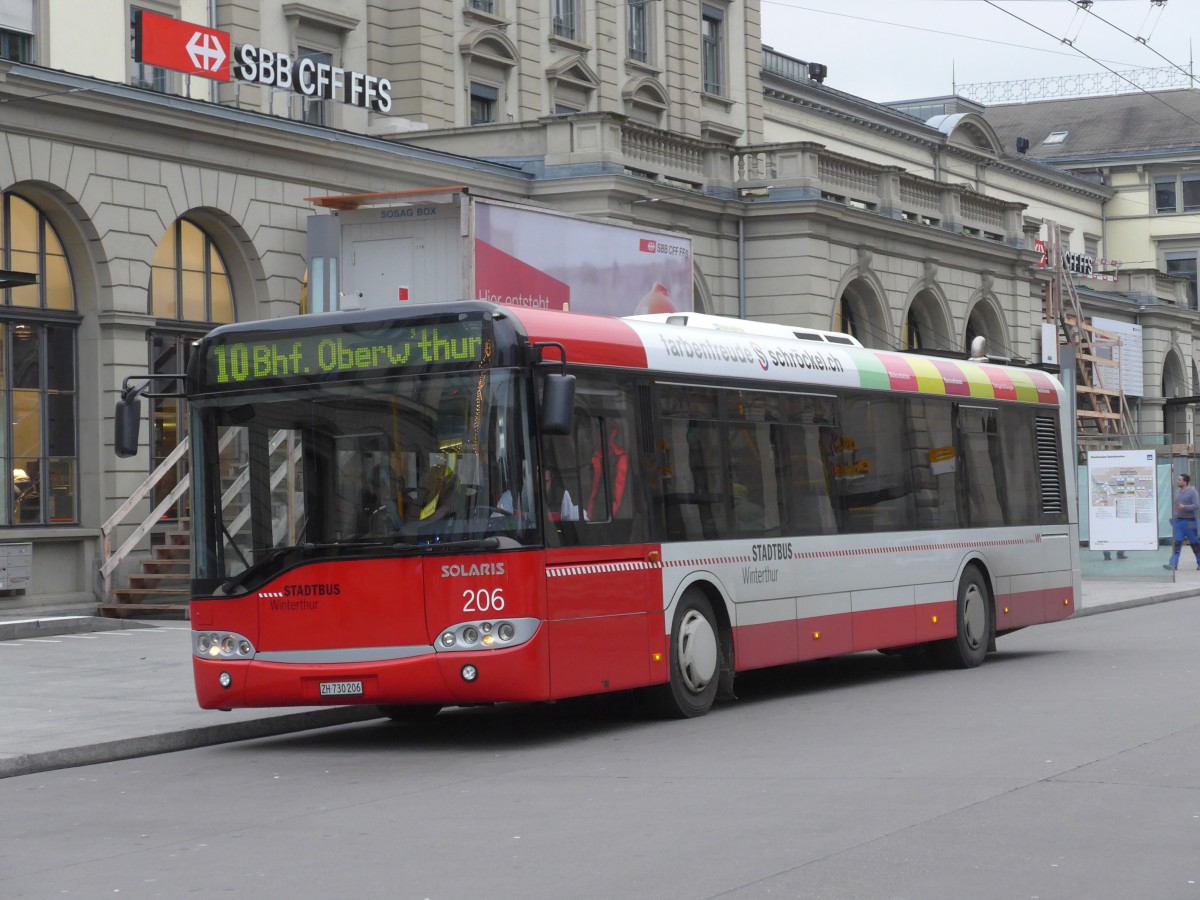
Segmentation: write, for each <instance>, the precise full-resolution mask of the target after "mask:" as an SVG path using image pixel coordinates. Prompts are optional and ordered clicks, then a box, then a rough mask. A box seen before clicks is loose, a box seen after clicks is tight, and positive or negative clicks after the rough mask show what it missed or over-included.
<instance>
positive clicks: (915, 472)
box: [118, 302, 1079, 718]
mask: <svg viewBox="0 0 1200 900" xmlns="http://www.w3.org/2000/svg"><path fill="white" fill-rule="evenodd" d="M758 332H765V333H755V330H754V329H748V330H747V331H741V332H739V331H732V330H719V329H713V328H711V327H709V328H692V327H688V326H687V325H679V324H674V323H673V322H672V321H671V320H670V319H667V320H664V321H661V322H656V321H646V320H629V319H615V318H600V317H592V316H584V315H579V314H575V313H557V312H547V311H539V310H527V309H517V308H511V307H503V306H497V305H493V304H489V303H483V302H453V303H444V304H436V305H427V306H413V307H407V308H404V309H387V310H385V309H374V310H369V311H364V312H356V313H336V314H329V315H314V316H303V317H297V318H289V319H277V320H273V321H266V322H252V323H247V324H238V325H229V326H224V327H221V328H218V329H216V330H215V331H213V332H212V333H211V334H209V335H208V336H207V337H206V338H204V339H203V340H202V341H201V342H200V343H199V344H198V346H197V347H196V351H195V353H194V354H193V358H192V363H191V366H190V369H189V372H188V375H187V378H186V390H185V393H186V396H187V399H188V400H189V408H190V416H191V431H190V433H191V441H192V470H191V471H192V497H193V499H192V510H193V581H192V592H193V599H192V601H191V624H192V630H193V650H194V668H195V679H196V692H197V695H198V698H199V701H200V705H201V706H203V707H206V708H222V709H227V708H232V707H248V706H256V707H257V706H292V705H315V704H376V705H378V706H380V707H381V709H382V710H383V712H384V713H385V714H387V715H390V716H393V717H395V718H405V717H412V716H417V715H421V714H428V713H430V712H435V711H436V710H438V709H440V708H441V707H444V706H450V705H470V704H479V703H494V702H499V701H545V700H555V699H559V698H565V697H572V696H579V695H584V694H595V693H601V692H607V691H620V690H627V689H632V688H645V689H647V693H648V694H649V695H650V696H651V697H652V698H653V699H654V700H655V702H656V703H657V704H658V706H659V707H661V708H662V709H663V710H664V711H665V712H667V713H668V714H670V715H677V716H694V715H700V714H703V713H705V712H706V711H707V710H708V709H709V708H710V707H711V705H712V703H713V702H714V699H715V698H716V697H717V696H718V694H722V695H731V694H732V683H733V679H734V676H735V674H736V673H737V672H740V671H745V670H747V669H754V668H762V667H767V666H778V665H782V664H788V663H795V662H798V661H802V660H811V659H816V658H821V657H829V656H834V655H837V654H845V653H852V652H857V651H863V650H884V651H888V652H900V653H904V654H911V655H914V656H917V655H923V656H927V657H929V658H930V659H933V660H936V661H939V662H941V663H943V664H946V665H949V666H954V667H971V666H977V665H979V664H980V663H981V662H982V661H983V659H984V656H985V655H986V654H987V653H988V652H989V650H992V649H994V647H995V639H996V637H997V636H1000V635H1003V634H1006V633H1008V632H1011V631H1013V630H1015V629H1018V628H1022V627H1024V626H1028V625H1034V624H1038V623H1043V622H1050V621H1053V620H1057V619H1063V618H1066V617H1068V616H1070V615H1071V614H1072V612H1073V611H1074V604H1075V599H1076V597H1077V595H1078V589H1079V585H1078V575H1077V572H1078V566H1077V565H1076V564H1075V563H1076V559H1077V556H1078V549H1077V548H1078V543H1077V534H1076V521H1075V512H1074V510H1075V503H1074V500H1073V495H1072V491H1073V488H1072V479H1070V478H1069V477H1065V473H1066V472H1067V471H1069V469H1068V466H1067V462H1068V460H1067V458H1066V456H1065V452H1064V450H1065V447H1064V445H1065V441H1064V435H1065V434H1067V429H1068V428H1069V427H1070V424H1069V419H1068V417H1067V412H1066V409H1065V404H1064V402H1063V398H1064V394H1063V389H1062V388H1061V387H1060V386H1059V384H1058V383H1057V382H1056V381H1055V380H1054V379H1053V378H1052V377H1051V376H1050V375H1047V374H1045V373H1044V372H1041V371H1038V370H1035V369H1028V368H1014V367H1008V366H1003V365H998V364H989V363H977V362H968V361H965V360H951V359H943V358H933V357H922V356H915V355H908V354H901V353H892V352H883V351H876V350H869V349H865V348H862V347H859V346H853V342H852V341H847V340H843V339H841V338H842V337H844V336H837V335H832V336H830V335H824V336H822V333H817V336H816V337H815V338H814V337H813V335H812V334H807V333H806V334H802V335H799V336H798V337H791V338H789V337H787V336H784V335H781V334H776V333H775V329H772V328H763V329H758ZM120 427H121V426H120V417H119V423H118V428H119V430H120ZM118 443H119V444H120V443H121V441H120V440H119V441H118Z"/></svg>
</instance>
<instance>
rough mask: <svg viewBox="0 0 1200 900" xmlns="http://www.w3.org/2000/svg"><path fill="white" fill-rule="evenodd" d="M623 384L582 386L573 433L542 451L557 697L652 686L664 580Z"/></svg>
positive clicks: (547, 442)
mask: <svg viewBox="0 0 1200 900" xmlns="http://www.w3.org/2000/svg"><path fill="white" fill-rule="evenodd" d="M627 400H629V395H627V394H626V392H625V391H624V389H621V388H617V387H616V386H615V384H602V385H597V384H589V383H583V384H581V385H580V386H579V388H578V389H577V392H576V403H577V404H578V408H577V410H576V414H575V422H574V433H573V434H571V435H569V436H562V437H547V438H545V439H544V443H543V454H542V459H543V467H542V509H543V519H544V527H545V531H546V546H547V549H546V608H547V616H546V617H547V626H548V628H549V635H550V689H551V693H552V695H553V696H555V697H568V696H573V695H577V694H584V693H595V692H598V691H606V690H621V689H623V688H630V687H638V686H641V685H645V684H647V683H648V681H649V678H650V646H649V645H650V634H651V628H650V625H651V624H652V623H651V622H650V621H649V619H650V616H649V615H648V614H649V613H651V612H658V613H659V619H658V631H659V633H660V634H661V630H662V628H661V611H662V579H661V575H660V570H659V568H658V567H657V565H652V564H651V563H650V562H649V559H648V557H649V551H650V549H651V548H650V547H648V546H647V544H646V536H645V535H646V522H645V520H646V516H645V513H644V509H643V506H644V503H643V498H642V496H641V490H640V485H639V479H638V477H637V475H638V471H639V464H638V453H637V450H636V445H635V443H634V441H633V435H634V429H633V416H632V415H631V411H632V408H633V405H632V403H630V402H626V401H627Z"/></svg>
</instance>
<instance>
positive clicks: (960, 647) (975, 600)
mask: <svg viewBox="0 0 1200 900" xmlns="http://www.w3.org/2000/svg"><path fill="white" fill-rule="evenodd" d="M954 607H955V608H954V619H955V635H954V637H952V638H947V639H946V640H944V641H939V642H938V643H937V644H935V645H934V651H935V655H936V657H937V659H938V662H940V663H941V664H942V665H943V666H945V667H946V668H952V669H973V668H976V667H977V666H979V665H980V664H982V663H983V660H984V657H986V656H987V654H988V651H989V650H993V649H995V641H996V604H995V590H994V588H993V586H992V580H991V578H990V577H989V574H988V571H987V568H986V567H985V566H984V565H983V564H982V563H980V562H978V561H975V560H971V561H970V562H968V563H967V564H966V565H965V566H964V567H963V570H962V572H961V573H960V574H959V576H958V587H957V589H956V592H955V604H954Z"/></svg>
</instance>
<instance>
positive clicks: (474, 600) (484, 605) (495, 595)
mask: <svg viewBox="0 0 1200 900" xmlns="http://www.w3.org/2000/svg"><path fill="white" fill-rule="evenodd" d="M463 599H464V600H466V601H467V602H466V603H465V604H464V605H463V612H481V613H485V612H500V610H502V609H504V588H496V589H495V590H494V591H489V590H488V589H487V588H480V589H479V590H477V591H472V590H469V589H468V590H465V591H463Z"/></svg>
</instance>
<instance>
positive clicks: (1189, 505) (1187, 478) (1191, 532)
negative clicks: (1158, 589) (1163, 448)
mask: <svg viewBox="0 0 1200 900" xmlns="http://www.w3.org/2000/svg"><path fill="white" fill-rule="evenodd" d="M1197 509H1200V493H1197V492H1196V489H1195V488H1194V487H1192V476H1191V475H1180V476H1179V477H1178V478H1177V479H1175V506H1174V515H1175V518H1174V524H1175V545H1174V547H1172V550H1171V561H1170V562H1169V563H1166V564H1165V565H1164V566H1163V568H1164V569H1177V568H1179V551H1180V549H1181V548H1182V547H1183V542H1184V541H1187V542H1188V546H1189V547H1191V548H1192V552H1193V553H1194V554H1196V568H1198V569H1200V539H1198V538H1197V536H1196V510H1197Z"/></svg>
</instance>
